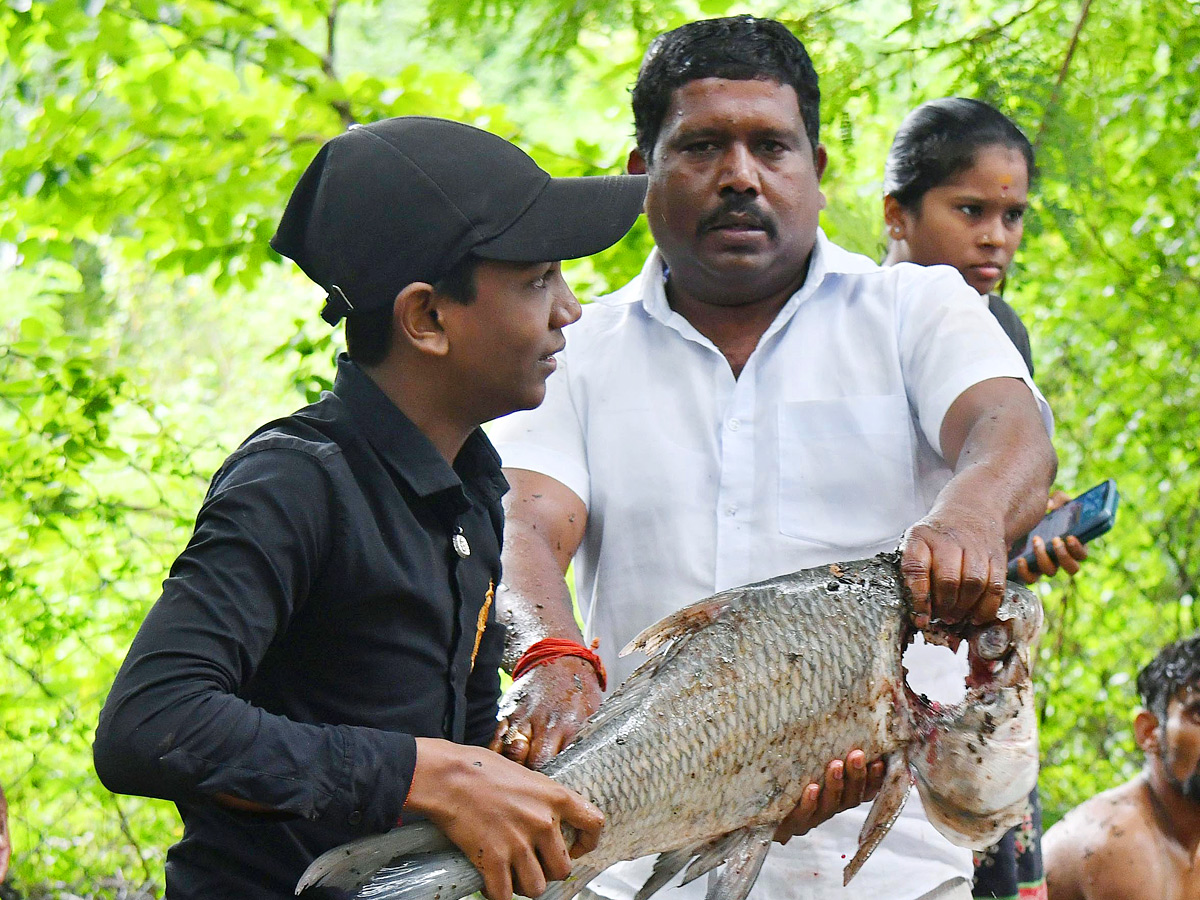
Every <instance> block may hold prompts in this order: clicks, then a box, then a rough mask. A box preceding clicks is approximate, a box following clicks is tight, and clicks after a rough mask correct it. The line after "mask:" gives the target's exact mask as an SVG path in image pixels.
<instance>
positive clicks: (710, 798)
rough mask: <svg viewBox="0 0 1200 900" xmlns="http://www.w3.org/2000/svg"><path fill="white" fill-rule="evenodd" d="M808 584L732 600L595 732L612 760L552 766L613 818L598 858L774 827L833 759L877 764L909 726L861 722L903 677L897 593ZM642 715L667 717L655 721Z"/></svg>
mask: <svg viewBox="0 0 1200 900" xmlns="http://www.w3.org/2000/svg"><path fill="white" fill-rule="evenodd" d="M811 588H812V585H811V579H810V578H806V577H802V576H797V577H796V578H794V579H793V581H792V582H791V583H786V582H785V583H783V584H780V583H778V582H776V583H775V584H774V585H773V588H772V590H770V591H765V590H764V591H744V590H743V591H740V592H729V593H733V594H736V595H737V596H739V597H740V602H739V603H738V604H737V605H736V607H733V608H730V609H728V610H726V612H725V613H724V614H723V615H722V616H721V618H720V619H718V620H717V621H716V622H714V623H713V624H712V625H711V626H709V627H708V628H706V629H704V630H703V631H702V632H700V633H697V634H695V635H692V636H690V638H689V644H688V651H689V652H688V653H687V655H686V656H685V655H683V654H678V655H675V656H674V657H672V658H671V659H669V660H667V661H666V662H664V663H663V664H662V665H661V666H659V668H658V670H657V671H656V672H655V680H654V684H653V687H652V688H651V689H650V690H649V691H648V692H647V693H646V695H645V697H644V700H643V702H644V704H645V707H643V708H639V709H637V710H634V711H631V712H630V714H629V715H628V716H625V717H621V718H617V719H613V720H612V721H610V722H609V723H607V724H606V727H605V728H604V730H603V731H602V732H600V733H597V734H596V735H595V736H594V737H593V742H594V743H593V744H592V746H594V747H599V746H601V745H606V746H607V749H606V751H605V752H604V753H599V752H592V753H588V754H571V753H569V752H567V753H564V754H561V755H560V756H559V757H558V758H557V760H554V761H552V762H551V763H550V764H549V765H548V766H547V767H546V768H545V769H544V771H545V773H546V774H547V775H550V776H551V777H553V778H554V779H555V780H556V781H559V782H560V783H561V784H564V785H566V786H568V787H570V788H572V789H573V790H577V791H579V792H580V793H581V794H583V795H584V796H585V797H587V798H588V799H589V800H591V801H592V802H593V803H595V804H596V805H597V806H599V807H600V808H601V809H602V810H604V811H605V815H606V817H607V825H606V827H605V830H604V832H603V833H602V835H601V839H600V844H599V846H598V847H597V849H596V851H594V852H595V854H596V855H598V856H600V857H601V858H603V859H604V860H606V861H611V862H616V861H618V860H620V859H625V858H628V856H629V855H631V854H633V855H640V853H639V850H640V848H642V847H646V846H655V848H656V849H657V850H660V851H662V850H672V849H676V848H679V847H687V846H692V845H694V844H696V843H698V842H700V841H702V840H709V839H711V838H712V837H713V836H714V835H717V834H723V833H725V832H728V831H733V830H736V829H737V828H743V827H746V826H747V825H757V824H762V823H766V822H772V821H773V822H778V821H779V820H780V819H782V818H783V816H784V815H785V814H786V813H787V812H788V811H789V810H790V809H791V808H792V807H793V806H794V805H795V803H796V802H797V799H798V797H799V795H800V792H801V791H802V790H803V788H804V786H805V785H807V784H808V783H809V782H811V781H816V780H819V779H820V777H821V775H822V773H823V772H824V768H825V765H826V764H827V763H828V761H829V759H831V758H832V757H833V756H836V755H839V754H840V755H843V756H844V754H845V752H847V751H848V750H849V749H851V748H854V747H861V748H862V749H863V750H864V751H865V752H867V754H868V756H870V757H871V758H875V757H877V756H882V755H883V754H884V753H886V752H887V751H889V750H891V749H892V748H893V747H894V746H895V745H896V744H898V743H899V742H901V741H902V740H904V739H905V738H906V737H907V731H905V730H903V726H904V723H903V720H902V719H896V718H893V717H890V716H884V715H880V716H877V717H875V718H874V720H873V721H868V720H866V719H864V717H862V716H859V715H856V713H857V712H859V711H860V709H861V707H862V703H863V694H864V691H865V690H869V689H868V688H867V686H868V685H869V684H870V683H872V682H879V681H881V680H886V679H888V678H898V677H899V675H900V670H899V665H900V652H901V648H900V631H901V629H902V628H903V615H902V610H901V608H900V607H901V601H900V599H899V595H898V594H897V596H896V603H894V604H890V605H885V604H870V605H863V604H861V603H860V602H859V599H858V595H859V592H860V590H861V589H859V590H851V589H847V590H842V591H838V592H836V593H832V594H829V593H827V592H824V591H822V592H814V591H813V590H812V589H811ZM720 596H723V595H718V597H720ZM842 610H844V611H845V613H846V614H844V615H837V614H836V613H837V612H839V611H842ZM814 621H826V622H833V623H835V627H833V628H824V629H814V628H813V627H812V623H813V622H814ZM864 647H886V648H891V650H890V652H889V653H884V654H871V653H864V652H863V650H862V648H864ZM723 660H729V662H723ZM734 660H737V661H739V662H740V663H742V665H740V666H738V665H736V664H735V663H734ZM881 699H882V698H881ZM888 702H890V701H888ZM645 708H653V709H666V710H668V711H669V712H668V715H667V717H666V718H665V719H650V718H649V717H646V716H645V715H644V709H645ZM833 723H837V728H836V729H835V728H834V727H833ZM897 726H899V727H897ZM701 750H703V752H700V751H701ZM630 771H637V772H638V774H639V777H638V778H637V779H636V780H635V779H632V778H629V777H627V775H626V773H628V772H630ZM767 797H769V798H772V800H771V801H770V802H769V803H767V804H765V805H764V804H763V798H767ZM668 798H669V799H670V801H671V802H670V803H663V801H664V800H665V799H668ZM668 835H669V837H668Z"/></svg>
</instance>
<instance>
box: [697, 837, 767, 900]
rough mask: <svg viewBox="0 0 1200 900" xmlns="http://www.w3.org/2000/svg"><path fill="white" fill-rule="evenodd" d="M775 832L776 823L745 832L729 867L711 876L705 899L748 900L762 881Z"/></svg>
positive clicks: (733, 853) (731, 856) (726, 862)
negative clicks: (759, 880)
mask: <svg viewBox="0 0 1200 900" xmlns="http://www.w3.org/2000/svg"><path fill="white" fill-rule="evenodd" d="M774 835H775V826H774V825H761V826H759V827H758V828H747V829H745V830H744V831H743V832H741V838H740V840H739V841H738V842H737V845H736V846H735V847H734V849H733V852H732V853H731V854H730V856H729V858H728V859H727V860H726V861H725V868H723V869H721V871H720V872H715V873H712V874H710V875H709V876H708V892H707V893H706V894H705V895H704V900H745V897H746V895H747V894H749V893H750V888H752V887H754V882H755V881H757V880H758V873H759V871H761V869H762V866H763V861H764V860H765V859H766V858H767V853H768V852H770V850H771V839H772V838H773V837H774Z"/></svg>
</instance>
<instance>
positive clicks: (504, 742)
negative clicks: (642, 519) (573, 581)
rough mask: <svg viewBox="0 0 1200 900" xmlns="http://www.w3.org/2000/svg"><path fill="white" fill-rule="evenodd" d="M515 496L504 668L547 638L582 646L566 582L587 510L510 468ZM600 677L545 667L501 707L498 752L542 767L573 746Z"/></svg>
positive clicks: (536, 477) (504, 589) (576, 667)
mask: <svg viewBox="0 0 1200 900" xmlns="http://www.w3.org/2000/svg"><path fill="white" fill-rule="evenodd" d="M504 474H505V476H506V477H507V478H508V482H509V485H510V486H511V489H510V490H509V492H508V494H507V495H506V497H505V499H504V513H505V526H504V551H503V555H502V560H503V564H504V584H503V585H501V589H500V590H499V591H498V592H497V594H496V604H497V611H498V614H499V616H500V621H501V622H503V623H504V624H505V625H506V626H507V628H508V639H507V644H506V646H505V650H504V666H505V668H506V669H508V670H509V671H511V670H512V667H513V666H514V665H515V664H516V662H517V660H518V659H519V658H520V656H521V654H522V653H524V652H525V651H526V650H528V649H529V647H530V646H532V645H533V644H534V643H536V642H537V641H539V640H541V639H542V638H545V637H557V638H566V639H568V640H573V641H579V642H582V641H583V636H582V635H581V634H580V631H579V626H578V625H577V624H576V622H575V614H574V611H573V609H572V606H571V592H570V590H569V589H568V587H567V582H566V579H565V575H566V571H567V566H569V565H570V563H571V558H572V557H573V556H574V555H575V551H576V550H578V549H579V545H580V543H581V542H582V541H583V532H584V528H585V527H586V526H587V507H585V506H584V504H583V501H582V500H580V499H579V497H578V496H576V494H575V492H574V491H572V490H571V489H570V488H568V487H567V486H566V485H564V484H562V483H561V482H558V481H555V480H554V479H553V478H550V477H549V476H548V475H542V474H540V473H538V472H530V471H527V470H525V469H505V471H504ZM600 698H601V692H600V685H599V684H598V682H597V680H596V672H595V670H594V669H593V668H592V666H591V664H590V663H588V662H587V661H586V660H583V659H580V658H578V657H575V656H566V657H563V658H562V659H559V660H556V661H554V662H551V663H548V664H546V665H544V666H538V667H537V668H536V669H533V670H532V671H530V672H529V673H527V674H526V675H525V676H523V677H522V678H521V679H520V680H519V681H518V682H516V683H515V684H514V685H513V687H512V689H511V690H510V691H509V693H508V694H507V695H506V696H505V698H504V699H503V700H502V702H501V707H500V708H501V714H502V715H504V716H506V718H505V719H503V720H502V721H501V722H500V726H499V728H498V729H497V734H496V737H495V739H494V740H493V741H492V749H493V750H498V751H501V752H503V753H504V755H505V756H507V757H508V758H509V759H513V760H516V761H518V762H524V763H525V764H527V765H529V766H530V767H533V768H536V767H537V766H540V765H542V764H544V763H545V762H546V761H547V760H549V759H550V758H552V757H553V756H554V755H555V754H556V753H558V751H559V750H561V749H562V748H563V747H564V746H566V745H567V744H568V743H570V741H571V738H573V737H574V736H575V733H576V732H577V731H579V729H580V728H581V727H582V726H583V723H584V722H586V721H587V719H588V716H590V715H591V714H592V713H593V712H595V711H596V708H597V707H598V706H599V705H600Z"/></svg>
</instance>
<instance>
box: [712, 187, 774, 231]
mask: <svg viewBox="0 0 1200 900" xmlns="http://www.w3.org/2000/svg"><path fill="white" fill-rule="evenodd" d="M727 225H742V226H750V227H753V228H761V229H762V230H763V232H764V233H765V234H766V235H767V237H769V238H774V237H775V235H776V233H777V229H776V227H775V220H774V219H772V218H771V217H770V216H769V215H767V214H766V213H765V212H763V211H762V210H761V209H759V208H758V205H757V204H756V203H755V201H754V198H753V197H752V196H750V195H749V194H730V195H729V196H727V197H726V198H725V199H724V200H722V201H721V205H720V206H718V207H717V208H716V209H714V210H713V211H712V212H710V213H709V214H708V215H706V216H705V217H704V218H703V219H701V220H700V223H699V224H698V225H697V226H696V233H697V234H703V233H704V232H706V231H711V230H712V229H714V228H721V227H723V226H727Z"/></svg>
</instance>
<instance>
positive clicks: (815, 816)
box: [775, 750, 887, 844]
mask: <svg viewBox="0 0 1200 900" xmlns="http://www.w3.org/2000/svg"><path fill="white" fill-rule="evenodd" d="M886 770H887V765H886V764H885V763H884V761H883V760H881V759H877V760H875V762H873V763H871V765H870V766H867V755H866V754H865V753H863V752H862V751H861V750H851V751H850V753H849V754H847V756H846V759H845V760H844V761H843V760H840V759H835V760H833V761H832V762H831V763H830V764H829V765H828V766H826V767H825V782H824V784H823V785H821V784H817V783H815V782H814V783H813V784H810V785H809V786H808V787H806V788H805V789H804V792H803V793H802V794H801V795H800V802H799V803H797V804H796V808H795V809H793V810H792V811H791V812H790V813H788V814H787V816H785V817H784V820H783V821H782V822H780V823H779V827H778V828H776V829H775V840H776V841H778V842H779V843H781V844H786V843H787V842H788V841H790V840H791V839H792V838H794V837H800V836H801V835H804V834H808V832H810V831H812V830H813V829H814V828H816V827H817V826H818V825H820V824H821V823H822V822H825V821H828V820H829V819H832V818H833V817H834V816H835V815H837V814H838V813H840V812H845V811H846V810H848V809H853V808H854V807H856V806H858V805H859V804H860V803H866V802H867V801H870V800H874V799H875V797H876V796H877V795H878V794H879V789H880V787H882V786H883V775H884V772H885V771H886Z"/></svg>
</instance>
